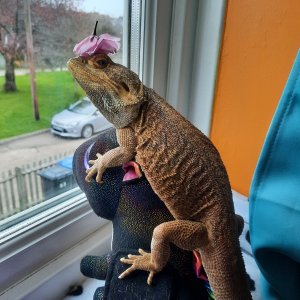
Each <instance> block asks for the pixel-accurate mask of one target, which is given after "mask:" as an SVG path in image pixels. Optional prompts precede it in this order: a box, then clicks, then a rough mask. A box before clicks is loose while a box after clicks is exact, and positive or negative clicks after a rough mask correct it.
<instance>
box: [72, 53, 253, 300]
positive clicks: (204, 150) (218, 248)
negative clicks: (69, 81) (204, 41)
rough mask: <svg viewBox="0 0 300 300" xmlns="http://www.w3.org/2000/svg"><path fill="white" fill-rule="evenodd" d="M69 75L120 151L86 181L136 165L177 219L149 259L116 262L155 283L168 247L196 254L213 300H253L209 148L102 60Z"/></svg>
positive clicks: (162, 231) (82, 62) (162, 229)
mask: <svg viewBox="0 0 300 300" xmlns="http://www.w3.org/2000/svg"><path fill="white" fill-rule="evenodd" d="M67 66H68V69H69V70H70V72H71V73H72V75H73V77H74V78H75V79H76V80H77V82H78V83H79V85H80V86H81V87H82V88H83V89H84V91H85V92H86V93H87V95H88V96H89V98H90V99H91V101H92V102H93V103H94V105H95V106H96V107H97V108H98V109H99V110H100V112H101V113H102V114H103V115H104V116H105V117H106V118H107V120H108V121H110V122H111V123H112V124H113V125H114V127H115V128H116V133H117V140H118V143H119V147H117V148H115V149H112V150H110V151H108V152H106V153H105V154H104V155H100V154H97V159H95V160H91V161H90V164H91V165H92V166H91V167H90V168H89V169H88V170H87V176H86V180H87V181H91V180H92V178H93V177H94V176H95V175H96V181H97V182H99V183H101V181H102V175H103V173H104V171H105V170H106V168H110V167H115V166H119V165H122V164H123V163H126V162H128V161H129V160H131V159H133V158H135V160H136V162H137V163H138V164H139V165H140V166H141V169H142V171H143V172H144V174H145V176H146V178H147V179H148V181H149V183H150V185H151V187H152V189H153V190H154V192H155V193H156V194H157V195H158V196H159V198H160V199H161V200H162V201H163V202H164V204H165V205H166V207H167V208H168V210H169V211H170V212H171V214H172V215H173V217H174V219H175V220H174V221H169V222H165V223H162V224H160V225H158V226H157V227H156V228H155V229H154V232H153V237H152V242H151V253H147V252H145V251H144V250H142V249H139V253H140V255H130V254H129V255H128V257H127V258H123V259H122V260H121V261H122V262H124V263H126V264H130V265H131V266H130V267H129V268H128V269H127V270H126V271H125V272H123V273H122V274H121V275H120V277H119V278H124V277H125V276H127V275H129V274H130V273H131V272H133V271H134V270H144V271H148V272H149V276H148V284H151V282H152V280H153V276H154V275H155V274H156V273H157V272H160V271H161V270H162V269H163V268H164V266H165V265H166V264H167V262H168V259H169V256H170V243H173V244H175V245H176V246H178V247H179V248H182V249H185V250H196V251H199V253H200V256H201V259H202V263H203V266H204V268H205V270H206V273H207V275H208V279H209V282H210V284H211V287H212V289H213V291H214V295H215V298H216V299H218V300H247V299H252V298H251V294H250V291H249V287H248V283H247V279H246V271H245V266H244V262H243V258H242V254H241V249H240V246H239V240H238V233H237V226H236V216H235V213H234V207H233V200H232V192H231V187H230V183H229V179H228V175H227V172H226V169H225V167H224V164H223V162H222V160H221V158H220V155H219V153H218V151H217V149H216V148H215V146H214V145H213V144H212V142H211V141H210V140H209V139H208V138H207V137H206V136H205V135H204V134H203V133H202V132H201V131H199V130H198V129H197V128H196V127H194V126H193V125H192V124H191V123H190V122H189V121H187V120H186V119H185V118H184V117H183V116H181V115H180V114H179V113H178V112H177V111H176V110H175V109H174V108H172V107H171V106H170V105H169V104H168V103H167V102H166V101H165V100H164V99H163V98H162V97H160V96H159V95H158V94H157V93H155V91H154V90H152V89H150V88H148V87H146V86H144V85H143V83H142V82H141V81H140V80H139V77H138V75H137V74H135V73H134V72H132V71H130V70H129V69H128V68H126V67H124V66H122V65H119V64H116V63H114V62H113V61H112V60H111V59H110V57H109V56H107V55H106V54H95V55H91V56H89V57H85V58H82V57H75V58H71V59H70V60H69V61H68V64H67Z"/></svg>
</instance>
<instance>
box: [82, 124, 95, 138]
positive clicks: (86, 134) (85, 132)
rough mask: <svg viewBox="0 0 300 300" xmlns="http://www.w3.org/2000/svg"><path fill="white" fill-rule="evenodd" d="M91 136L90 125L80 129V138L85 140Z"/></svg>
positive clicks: (91, 129)
mask: <svg viewBox="0 0 300 300" xmlns="http://www.w3.org/2000/svg"><path fill="white" fill-rule="evenodd" d="M92 134H93V127H92V126H91V125H85V126H84V127H83V128H82V131H81V136H82V137H83V138H85V139H87V138H89V137H91V136H92Z"/></svg>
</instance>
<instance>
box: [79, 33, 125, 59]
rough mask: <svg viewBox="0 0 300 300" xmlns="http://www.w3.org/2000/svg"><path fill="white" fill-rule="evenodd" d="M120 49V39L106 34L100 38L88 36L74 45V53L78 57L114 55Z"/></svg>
mask: <svg viewBox="0 0 300 300" xmlns="http://www.w3.org/2000/svg"><path fill="white" fill-rule="evenodd" d="M119 49H120V38H118V37H114V36H112V35H110V34H108V33H104V34H101V35H100V36H88V37H86V38H85V39H83V40H82V41H81V42H79V43H78V44H76V45H75V47H74V50H73V51H74V53H75V54H76V55H79V56H84V57H86V56H89V55H92V54H98V53H103V54H114V53H116V52H117V51H118V50H119Z"/></svg>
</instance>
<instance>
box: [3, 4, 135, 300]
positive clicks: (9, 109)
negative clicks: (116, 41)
mask: <svg viewBox="0 0 300 300" xmlns="http://www.w3.org/2000/svg"><path fill="white" fill-rule="evenodd" d="M30 2H31V3H30ZM137 2H138V3H140V1H136V0H132V1H127V0H116V1H113V2H111V1H110V2H108V1H106V0H97V1H91V0H81V1H76V0H74V1H73V0H56V1H52V0H31V1H28V0H13V1H11V0H1V1H0V105H1V117H0V128H1V130H0V153H1V164H0V274H2V275H4V274H5V275H4V276H0V278H1V280H0V291H1V292H0V297H2V296H4V295H5V296H4V297H8V298H11V299H20V298H22V296H24V295H26V294H28V293H29V292H30V291H32V290H33V289H35V288H36V285H39V284H42V283H43V282H44V281H45V280H46V279H45V278H44V277H43V276H40V273H39V272H46V273H47V276H48V277H47V278H49V277H51V276H54V274H56V273H57V272H58V271H57V270H56V269H55V268H54V267H53V266H54V265H55V263H54V264H53V263H52V261H55V262H56V266H58V269H60V268H61V267H62V266H64V267H67V266H69V265H70V264H71V263H73V262H74V255H75V256H76V255H78V262H77V264H76V265H77V266H78V265H79V260H80V259H79V258H80V257H81V256H82V255H84V253H85V252H84V251H88V250H87V249H96V248H97V247H98V246H97V245H98V244H97V243H99V242H101V243H103V244H106V243H107V242H109V239H110V235H111V231H110V227H107V225H105V221H104V220H100V218H98V217H96V216H95V215H94V213H93V212H92V210H91V208H90V206H89V204H88V203H87V201H86V198H85V195H84V194H82V193H81V191H80V190H79V188H78V187H77V186H76V183H75V181H74V178H73V176H72V170H71V162H72V154H73V153H74V151H75V149H76V148H77V147H78V146H79V145H80V144H82V143H83V142H84V141H85V137H82V136H81V137H80V136H79V135H80V133H81V134H82V133H83V131H82V130H81V129H82V127H81V128H79V129H76V128H74V127H76V126H79V125H80V124H77V123H78V121H77V120H76V121H74V120H72V121H70V122H66V121H65V119H64V118H62V120H63V122H61V123H60V120H59V118H58V119H56V118H55V116H58V115H60V114H61V113H62V112H69V111H68V108H70V109H71V110H73V109H75V110H76V112H73V113H74V114H75V113H76V114H78V113H79V110H80V112H82V113H87V114H88V113H91V114H94V111H93V110H92V109H91V108H90V106H89V108H88V107H87V106H86V105H84V104H83V105H84V107H83V106H82V105H81V106H80V107H79V106H78V107H77V108H78V109H76V107H75V106H73V104H75V103H76V102H78V101H80V100H82V101H83V103H86V100H85V99H84V97H85V95H84V92H83V91H82V90H81V89H80V87H79V86H78V85H77V84H76V83H75V81H74V80H73V78H72V77H71V75H70V74H69V72H68V71H67V70H66V61H67V59H68V58H69V57H72V56H74V54H73V47H74V45H75V44H76V43H77V42H79V41H80V40H82V39H83V38H84V37H86V36H87V35H89V34H91V33H92V32H93V29H94V25H95V21H96V20H98V22H99V23H98V28H97V33H98V34H101V33H105V32H108V33H110V34H112V35H114V36H119V37H121V49H120V50H119V52H118V53H117V55H115V56H114V57H113V60H114V61H116V62H118V63H122V64H124V65H130V58H129V56H128V53H132V51H129V50H128V47H129V44H130V43H129V36H130V30H128V24H131V27H132V28H134V27H135V26H140V22H139V21H138V18H140V11H139V6H137V5H134V3H137ZM28 4H30V6H29V9H28V7H27V6H26V5H28ZM132 7H135V8H134V9H133V8H132ZM131 11H135V12H136V13H135V16H134V17H133V16H131ZM29 14H30V17H31V20H29V19H28V16H29ZM129 17H130V20H129ZM131 20H132V21H131ZM134 24H135V25H134ZM30 25H31V28H30ZM28 32H30V33H31V35H30V34H29V37H28ZM26 33H27V35H26ZM30 36H31V37H32V45H33V47H32V48H31V49H29V50H28V49H27V45H28V44H29V46H30ZM28 39H29V43H28ZM135 39H137V40H136V41H135ZM135 39H132V42H133V41H135V43H136V45H139V37H138V36H136V37H135ZM29 48H30V47H29ZM30 50H32V54H33V55H32V57H33V62H32V61H31V54H30ZM136 51H139V48H138V47H137V48H136ZM30 67H32V68H33V67H34V70H35V79H33V80H32V81H31V73H30ZM14 78H15V81H14ZM6 79H7V80H6ZM34 81H35V83H36V86H35V94H34V95H35V97H34V99H37V101H36V102H37V103H38V109H37V108H36V107H35V106H34V105H33V104H32V96H31V91H32V90H31V82H34ZM4 86H5V88H6V89H7V90H14V89H16V91H4V90H3V88H4ZM76 106H77V105H76ZM34 107H35V109H34ZM79 108H80V109H79ZM78 115H80V114H78ZM95 115H96V116H98V115H99V113H95ZM35 118H36V119H39V120H36V119H35ZM64 122H65V123H64ZM76 130H77V131H76ZM99 130H101V128H100V129H99ZM75 131H76V132H75ZM78 136H79V137H78ZM58 174H59V175H60V176H57V175H58ZM61 176H62V177H63V178H60V179H59V178H58V177H61ZM100 231H101V233H100V236H99V232H100ZM61 261H62V264H61V263H60V262H61ZM45 270H46V271H45ZM78 272H79V271H78V268H76V272H75V273H76V276H78ZM31 278H36V280H35V281H34V282H32V281H31ZM58 291H59V288H58V289H57V292H58Z"/></svg>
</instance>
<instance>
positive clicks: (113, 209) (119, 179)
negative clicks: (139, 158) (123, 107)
mask: <svg viewBox="0 0 300 300" xmlns="http://www.w3.org/2000/svg"><path fill="white" fill-rule="evenodd" d="M116 146H117V140H116V135H115V130H113V129H110V130H108V131H105V132H103V133H101V134H100V135H99V136H97V137H96V138H93V139H91V140H89V141H87V142H85V143H84V144H83V145H81V146H80V147H79V148H78V149H77V151H76V152H75V155H74V159H73V164H74V166H73V170H74V175H75V177H76V180H77V182H78V185H79V187H80V188H81V189H82V190H83V191H84V192H85V194H86V196H87V199H88V201H89V203H90V205H91V207H92V208H93V210H94V211H95V213H96V214H97V215H98V216H99V217H102V218H105V219H108V220H111V221H112V223H113V241H112V251H111V252H110V253H108V254H107V255H104V256H87V257H85V258H84V259H83V260H82V263H81V270H82V273H83V274H84V275H86V276H88V277H92V278H97V279H101V280H105V281H106V283H105V286H104V287H103V288H98V289H97V290H96V292H95V296H94V299H95V300H100V299H122V300H123V299H147V300H148V299H164V300H167V299H186V300H188V299H191V300H192V299H208V294H207V292H206V290H205V288H204V284H205V281H203V280H200V279H198V278H197V276H196V274H195V271H194V266H195V264H194V263H193V260H194V258H193V254H192V252H188V251H183V250H181V249H179V248H177V247H176V246H172V255H171V258H170V261H169V264H168V266H167V268H166V269H165V270H164V271H163V272H162V273H161V274H160V275H159V276H157V278H156V279H155V280H154V283H153V285H152V286H149V285H147V283H146V274H145V273H144V272H137V273H136V274H133V276H131V277H128V278H126V279H124V280H120V279H119V278H118V276H119V275H120V274H121V273H122V272H123V271H124V270H125V266H124V264H123V263H121V262H120V258H121V257H123V256H125V255H127V254H128V253H131V254H137V251H136V249H137V248H138V247H143V248H144V249H147V250H150V243H151V237H152V232H153V230H154V228H155V227H156V226H157V225H159V224H161V223H162V222H167V221H171V220H173V217H172V215H171V214H170V213H169V211H168V209H167V208H166V207H165V205H164V204H163V202H162V201H160V200H159V198H158V197H157V195H156V194H155V193H154V192H153V190H152V188H151V186H150V184H149V183H148V181H147V179H146V178H145V177H144V176H141V173H139V170H137V169H135V168H136V165H135V164H134V163H132V164H131V165H129V166H128V165H125V170H124V169H123V168H122V167H116V168H110V169H107V171H106V172H105V173H104V178H103V179H104V183H103V184H101V185H99V184H98V183H97V182H96V181H95V180H94V179H93V180H92V181H91V182H90V183H87V182H86V181H85V176H86V168H87V167H88V165H87V162H88V160H89V159H90V158H91V157H94V156H95V155H96V153H98V152H100V153H105V152H107V151H109V150H111V149H113V148H114V147H116ZM136 175H137V176H136ZM202 275H203V274H202Z"/></svg>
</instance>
